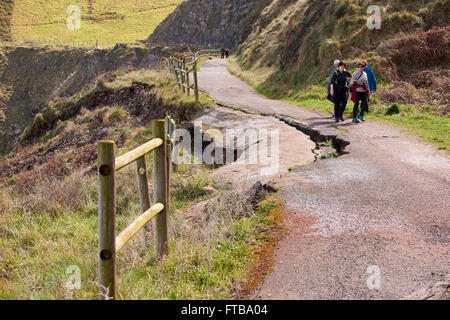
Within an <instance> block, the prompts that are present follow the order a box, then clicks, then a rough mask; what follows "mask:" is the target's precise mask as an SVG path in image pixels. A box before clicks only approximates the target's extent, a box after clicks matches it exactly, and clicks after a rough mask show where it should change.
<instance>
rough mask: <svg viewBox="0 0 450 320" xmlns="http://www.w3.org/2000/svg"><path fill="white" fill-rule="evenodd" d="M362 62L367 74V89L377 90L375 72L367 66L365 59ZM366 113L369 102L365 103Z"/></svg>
mask: <svg viewBox="0 0 450 320" xmlns="http://www.w3.org/2000/svg"><path fill="white" fill-rule="evenodd" d="M362 62H364V65H365V67H364V72H365V73H366V74H367V78H368V80H369V90H370V91H371V92H375V91H377V79H376V78H375V74H374V73H373V70H372V68H371V67H369V64H368V62H367V61H366V60H363V61H362ZM366 113H369V104H367V109H366Z"/></svg>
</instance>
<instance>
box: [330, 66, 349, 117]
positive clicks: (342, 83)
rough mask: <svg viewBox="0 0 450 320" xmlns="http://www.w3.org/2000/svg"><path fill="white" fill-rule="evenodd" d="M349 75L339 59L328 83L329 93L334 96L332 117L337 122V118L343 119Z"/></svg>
mask: <svg viewBox="0 0 450 320" xmlns="http://www.w3.org/2000/svg"><path fill="white" fill-rule="evenodd" d="M351 76H352V75H351V74H350V73H349V72H348V71H347V70H345V63H344V62H342V61H340V62H339V63H338V69H337V70H336V71H335V72H334V74H333V77H332V78H331V84H330V95H331V96H332V97H333V98H334V118H335V120H336V122H339V120H341V121H344V111H345V108H346V107H347V100H348V95H347V92H348V82H349V80H350V78H351Z"/></svg>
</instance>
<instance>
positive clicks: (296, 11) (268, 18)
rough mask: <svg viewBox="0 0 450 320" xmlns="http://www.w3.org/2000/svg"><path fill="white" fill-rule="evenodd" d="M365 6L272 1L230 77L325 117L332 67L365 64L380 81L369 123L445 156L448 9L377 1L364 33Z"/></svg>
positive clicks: (447, 4)
mask: <svg viewBox="0 0 450 320" xmlns="http://www.w3.org/2000/svg"><path fill="white" fill-rule="evenodd" d="M371 4H372V2H371V1H352V0H349V1H302V0H300V1H287V0H276V1H273V2H272V5H271V6H268V7H267V8H266V9H265V10H264V11H263V12H262V15H261V17H260V20H259V22H257V23H255V25H254V28H253V32H252V33H251V35H250V36H249V37H248V38H247V40H246V41H245V42H244V43H242V44H241V45H240V46H239V47H238V50H237V53H236V58H235V61H236V64H235V65H234V66H233V67H232V68H231V69H230V70H231V71H232V72H234V73H235V74H236V75H238V76H240V77H242V78H243V79H244V80H246V81H247V82H249V83H250V84H251V85H252V86H254V87H255V88H256V89H257V90H258V91H260V92H261V93H263V94H265V95H266V96H269V97H271V98H276V99H283V100H287V101H289V102H291V103H293V104H297V105H299V106H302V107H307V108H310V109H314V110H320V111H328V112H330V111H331V110H332V106H331V104H330V103H329V102H328V101H327V100H326V99H325V97H326V94H325V83H326V81H327V80H328V76H329V72H330V69H331V67H332V63H333V60H334V59H341V60H344V61H346V62H347V63H348V64H349V70H350V71H351V72H353V71H354V70H355V69H356V65H357V62H358V61H359V60H361V59H365V60H368V62H369V65H370V66H372V68H373V69H374V71H375V74H376V77H377V79H378V81H379V90H378V93H377V94H376V95H375V96H373V97H372V99H371V105H372V107H373V112H372V114H371V116H370V117H373V118H376V119H379V120H382V121H388V122H390V123H394V124H396V125H399V126H401V127H404V128H407V129H408V130H409V131H410V132H411V133H415V134H418V135H419V136H420V137H422V138H423V139H424V140H426V141H428V142H432V143H435V144H437V146H438V147H439V148H441V149H444V150H450V137H449V134H448V133H449V130H450V120H449V111H450V107H449V105H450V71H449V57H450V40H449V39H450V23H449V20H448V16H449V10H450V1H449V0H438V1H382V2H381V3H379V5H380V7H381V9H382V25H381V29H380V30H369V29H368V28H367V24H366V23H367V18H368V16H369V15H368V14H367V13H366V10H367V7H368V6H369V5H371ZM391 108H392V109H395V110H398V112H395V113H391V112H390V111H389V110H390V109H391ZM350 109H351V107H348V108H347V111H348V115H350Z"/></svg>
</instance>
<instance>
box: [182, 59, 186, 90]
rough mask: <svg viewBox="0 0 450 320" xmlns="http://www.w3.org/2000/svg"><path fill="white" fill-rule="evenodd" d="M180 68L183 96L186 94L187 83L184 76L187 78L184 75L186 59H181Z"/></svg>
mask: <svg viewBox="0 0 450 320" xmlns="http://www.w3.org/2000/svg"><path fill="white" fill-rule="evenodd" d="M181 68H182V70H183V72H182V73H181V77H182V79H183V92H184V94H187V88H186V83H187V81H186V76H187V73H186V58H183V60H182V62H181Z"/></svg>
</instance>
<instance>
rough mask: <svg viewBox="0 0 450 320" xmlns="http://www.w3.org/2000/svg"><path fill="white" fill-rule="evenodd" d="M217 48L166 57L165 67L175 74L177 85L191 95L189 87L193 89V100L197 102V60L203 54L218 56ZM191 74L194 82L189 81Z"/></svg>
mask: <svg viewBox="0 0 450 320" xmlns="http://www.w3.org/2000/svg"><path fill="white" fill-rule="evenodd" d="M219 55H220V50H218V49H204V50H200V51H197V52H196V53H195V54H194V55H192V56H188V57H174V56H171V57H170V58H169V59H168V62H167V67H168V70H169V74H172V75H174V76H175V80H176V81H177V85H178V87H179V88H180V89H181V90H183V92H184V93H185V94H186V95H188V96H189V95H191V89H192V90H193V91H194V96H195V102H197V103H198V102H199V95H198V79H197V71H198V70H197V62H198V60H199V59H200V58H201V57H204V56H219ZM190 73H192V74H193V80H194V83H193V84H191V83H190V81H191V80H190V77H189V74H190Z"/></svg>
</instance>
